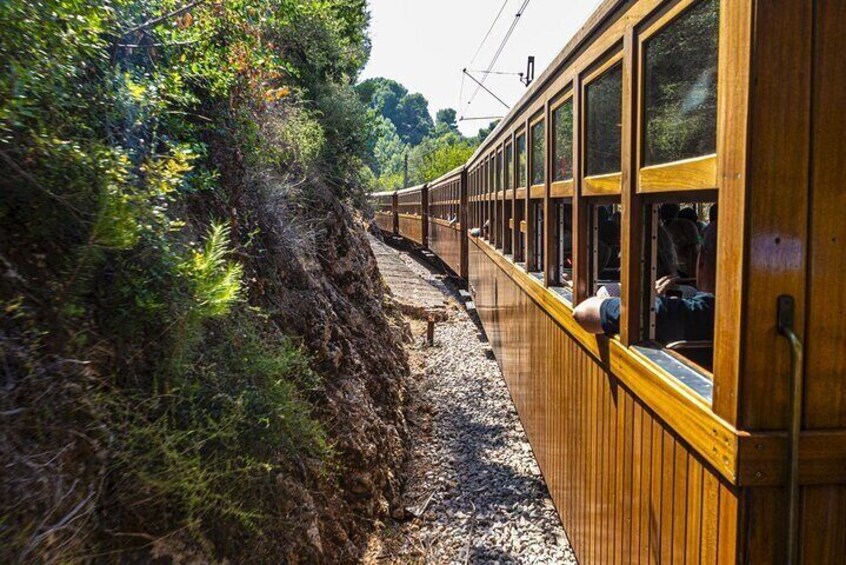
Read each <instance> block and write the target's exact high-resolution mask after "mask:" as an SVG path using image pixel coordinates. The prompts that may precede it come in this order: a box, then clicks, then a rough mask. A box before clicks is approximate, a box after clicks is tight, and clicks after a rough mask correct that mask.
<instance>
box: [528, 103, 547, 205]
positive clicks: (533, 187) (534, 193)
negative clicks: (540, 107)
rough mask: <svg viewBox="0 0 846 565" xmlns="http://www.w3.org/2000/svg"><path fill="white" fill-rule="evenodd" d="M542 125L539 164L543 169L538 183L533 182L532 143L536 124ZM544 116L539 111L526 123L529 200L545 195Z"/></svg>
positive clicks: (533, 150)
mask: <svg viewBox="0 0 846 565" xmlns="http://www.w3.org/2000/svg"><path fill="white" fill-rule="evenodd" d="M539 124H540V125H543V127H544V130H543V135H544V154H543V161H544V162H543V163H542V164H541V168H542V170H543V181H541V182H539V183H535V182H534V178H532V177H533V176H534V166H535V164H534V162H533V161H534V159H535V144H534V130H535V128H536V127H537V126H538V125H539ZM546 126H547V124H546V116H545V115H544V114H543V113H541V114H540V115H538V116H535V117H533V118H532V119H531V120H529V124H528V128H527V129H528V132H529V135H528V137H527V138H526V142H527V144H528V145H527V152H526V183H527V184H528V185H529V199H530V200H537V199H542V198H544V196H545V195H546V181H547V178H548V174H547V170H546V158H547V152H548V149H547V147H546Z"/></svg>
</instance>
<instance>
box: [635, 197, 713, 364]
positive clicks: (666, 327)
mask: <svg viewBox="0 0 846 565" xmlns="http://www.w3.org/2000/svg"><path fill="white" fill-rule="evenodd" d="M645 219H646V224H645V225H646V237H647V241H646V243H647V246H646V251H647V259H648V261H647V263H646V264H647V266H648V269H649V270H648V276H645V277H644V281H645V284H646V285H647V286H648V288H645V289H644V293H643V296H644V298H648V300H649V303H648V304H646V305H645V306H646V307H645V308H643V314H644V317H643V323H642V327H643V328H644V331H643V333H644V337H645V338H646V339H648V340H650V341H652V342H654V343H657V344H658V345H659V346H660V347H662V348H663V349H664V350H665V351H666V352H667V353H668V354H669V355H671V356H672V357H675V358H676V359H678V360H680V361H683V362H684V363H685V364H687V365H689V366H692V368H694V369H704V370H705V371H711V369H712V366H713V352H714V345H713V344H714V286H715V281H716V275H717V261H716V244H717V230H716V227H717V223H716V219H717V208H716V203H715V202H713V201H703V202H699V203H696V204H689V203H682V204H679V203H676V202H663V203H662V202H658V203H653V204H650V205H648V206H646V218H645Z"/></svg>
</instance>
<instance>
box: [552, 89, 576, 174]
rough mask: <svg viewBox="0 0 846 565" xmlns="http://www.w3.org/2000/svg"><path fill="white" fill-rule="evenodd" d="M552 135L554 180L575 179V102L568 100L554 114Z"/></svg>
mask: <svg viewBox="0 0 846 565" xmlns="http://www.w3.org/2000/svg"><path fill="white" fill-rule="evenodd" d="M552 135H553V143H554V144H555V162H554V163H553V179H552V180H555V181H559V180H567V179H571V178H573V100H572V99H571V100H567V101H566V102H564V104H562V105H561V106H559V107H558V108H556V110H555V111H554V112H553V113H552Z"/></svg>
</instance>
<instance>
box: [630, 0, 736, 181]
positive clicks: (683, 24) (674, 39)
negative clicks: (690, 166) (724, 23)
mask: <svg viewBox="0 0 846 565" xmlns="http://www.w3.org/2000/svg"><path fill="white" fill-rule="evenodd" d="M719 21H720V17H719V2H718V0H702V1H701V2H699V3H698V4H696V5H695V6H693V7H692V8H690V9H688V10H687V11H686V12H685V13H683V14H682V15H681V16H680V17H679V18H678V19H677V20H676V21H675V22H673V23H672V24H671V25H670V26H668V27H667V28H666V29H664V30H662V31H661V32H659V33H658V34H657V35H656V36H655V37H654V38H653V39H651V40H650V41H649V42H647V44H646V50H645V57H644V71H645V74H644V78H645V88H644V99H645V101H644V109H645V116H646V134H645V136H644V153H645V154H644V157H643V159H644V163H643V164H644V165H654V164H658V163H667V162H670V161H677V160H680V159H687V158H690V157H698V156H701V155H708V154H710V153H714V152H716V150H717V53H718V43H719Z"/></svg>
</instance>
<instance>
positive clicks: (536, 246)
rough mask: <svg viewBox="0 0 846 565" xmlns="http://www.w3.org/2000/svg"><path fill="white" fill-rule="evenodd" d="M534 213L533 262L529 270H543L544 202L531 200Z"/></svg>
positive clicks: (530, 263) (530, 203)
mask: <svg viewBox="0 0 846 565" xmlns="http://www.w3.org/2000/svg"><path fill="white" fill-rule="evenodd" d="M529 205H530V206H531V212H532V260H531V261H530V262H529V269H531V270H532V271H540V270H541V269H543V251H544V250H543V200H530V201H529Z"/></svg>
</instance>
